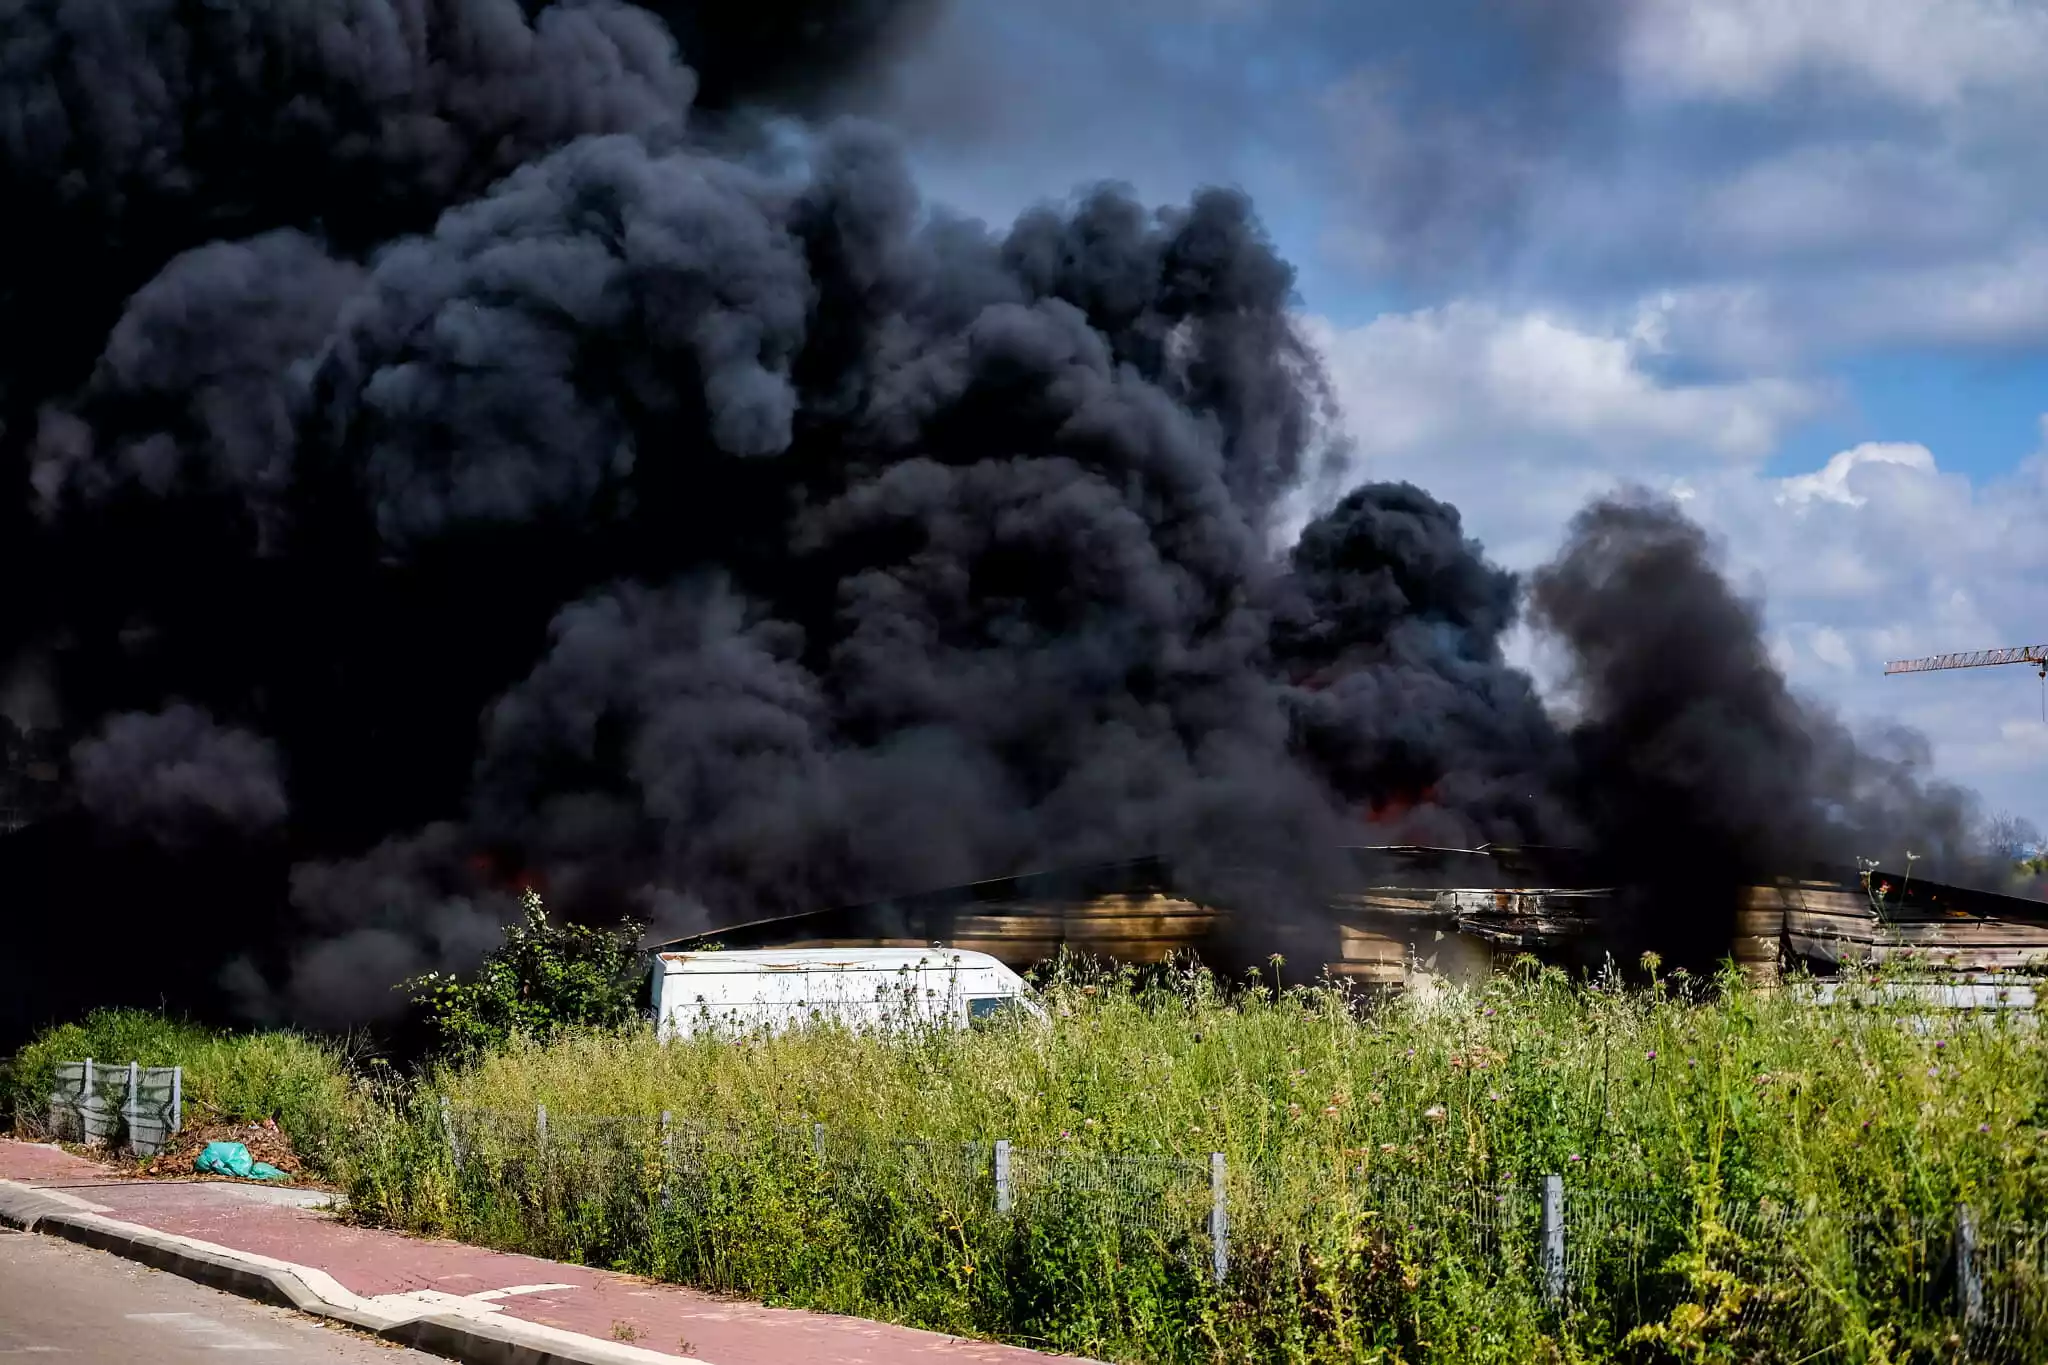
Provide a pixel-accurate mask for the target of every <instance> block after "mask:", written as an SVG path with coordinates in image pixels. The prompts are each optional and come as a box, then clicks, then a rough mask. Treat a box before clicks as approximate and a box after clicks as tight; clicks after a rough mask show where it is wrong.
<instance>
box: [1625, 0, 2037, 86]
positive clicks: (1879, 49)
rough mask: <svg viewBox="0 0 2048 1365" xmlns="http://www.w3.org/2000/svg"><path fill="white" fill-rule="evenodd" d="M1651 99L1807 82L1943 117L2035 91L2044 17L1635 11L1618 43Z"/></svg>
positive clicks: (2013, 4)
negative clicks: (1992, 97)
mask: <svg viewBox="0 0 2048 1365" xmlns="http://www.w3.org/2000/svg"><path fill="white" fill-rule="evenodd" d="M1626 58H1627V65H1628V72H1629V75H1630V77H1631V79H1632V81H1633V83H1634V84H1635V86H1636V87H1637V88H1638V89H1639V91H1641V92H1642V93H1643V94H1645V95H1648V96H1651V97H1660V96H1661V97H1678V98H1713V99H1731V100H1759V99H1764V98H1767V97H1769V96H1771V95H1774V94H1776V93H1778V92H1779V91H1780V90H1781V89H1783V88H1784V87H1785V86H1787V85H1790V84H1792V83H1793V82H1795V81H1797V80H1799V79H1801V78H1803V77H1812V76H1822V77H1827V76H1833V77H1842V76H1847V77H1850V78H1853V79H1855V80H1858V81H1860V82H1862V83H1864V84H1866V85H1867V86H1868V87H1869V88H1870V89H1872V90H1874V91H1876V92H1878V93H1881V94H1884V95H1887V96H1889V97H1891V98H1893V99H1897V100H1901V101H1906V102H1910V103H1913V104H1919V105H1948V104H1953V103H1954V102H1955V101H1958V100H1960V99H1963V98H1964V97H1966V96H1968V95H1970V94H1973V93H1977V92H1980V91H1983V90H1985V89H1995V88H2000V87H2011V86H2016V85H2022V84H2027V83H2032V82H2035V81H2037V80H2038V79H2039V75H2040V71H2041V69H2042V65H2043V60H2044V58H2048V10H2044V9H2043V8H2042V7H2041V6H2039V5H2036V4H2031V3H2025V2H2024V0H1646V2H1645V3H1644V4H1643V5H1642V8H1641V9H1640V11H1639V12H1638V15H1637V19H1636V23H1635V25H1634V27H1633V29H1632V31H1631V34H1630V38H1629V41H1628V43H1627V52H1626Z"/></svg>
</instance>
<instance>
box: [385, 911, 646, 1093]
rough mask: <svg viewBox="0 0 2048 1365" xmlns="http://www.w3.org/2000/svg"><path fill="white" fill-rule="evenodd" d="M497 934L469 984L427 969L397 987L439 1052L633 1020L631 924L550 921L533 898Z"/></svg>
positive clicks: (635, 964) (635, 969)
mask: <svg viewBox="0 0 2048 1365" xmlns="http://www.w3.org/2000/svg"><path fill="white" fill-rule="evenodd" d="M523 908H524V910H525V918H524V920H523V921H522V922H521V923H518V924H514V925H512V926H511V927H510V928H508V929H507V930H506V931H505V942H504V943H503V944H502V945H500V946H499V947H497V948H495V949H493V950H492V952H491V954H490V955H489V956H488V957H486V958H485V959H484V962H483V965H482V966H481V967H479V968H478V969H477V973H476V976H475V979H473V980H470V981H463V980H460V979H459V978H457V977H455V976H453V975H450V974H448V973H445V972H429V973H427V974H426V975H424V976H419V977H414V978H413V979H412V980H410V981H407V982H406V983H405V985H404V987H403V989H406V990H409V991H410V992H411V993H412V997H413V1000H414V1002H415V1003H416V1004H418V1005H419V1006H420V1007H421V1008H422V1009H423V1010H424V1011H425V1013H426V1016H427V1019H428V1022H429V1023H430V1024H431V1025H432V1027H433V1029H434V1032H435V1033H436V1034H437V1035H438V1038H439V1041H440V1044H441V1047H442V1049H443V1050H444V1052H446V1053H448V1054H450V1055H453V1056H474V1055H476V1054H478V1053H480V1052H482V1051H484V1050H485V1049H488V1048H492V1047H503V1046H505V1045H507V1044H509V1043H511V1042H513V1041H514V1040H515V1039H537V1040H541V1041H546V1040H549V1039H552V1038H554V1037H556V1036H557V1035H558V1034H560V1033H561V1032H562V1031H563V1030H565V1029H609V1028H617V1027H620V1026H621V1025H624V1024H627V1023H630V1022H632V1020H633V1019H634V1018H635V1017H637V1015H638V1003H639V989H640V982H641V978H642V976H643V974H644V969H643V966H642V963H641V958H640V951H639V943H640V929H639V926H638V925H636V924H633V923H631V922H628V923H624V924H621V925H619V926H618V927H616V928H613V929H593V928H591V927H589V926H587V925H581V924H557V923H555V922H554V921H553V920H551V919H549V918H548V912H547V907H546V906H545V905H543V904H542V903H541V898H540V897H539V895H537V894H536V893H534V892H532V891H528V892H527V893H526V896H525V899H524V903H523Z"/></svg>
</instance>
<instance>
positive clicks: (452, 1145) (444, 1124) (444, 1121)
mask: <svg viewBox="0 0 2048 1365" xmlns="http://www.w3.org/2000/svg"><path fill="white" fill-rule="evenodd" d="M441 1136H442V1137H444V1138H446V1139H448V1159H449V1160H450V1161H452V1162H454V1163H455V1169H456V1170H457V1171H458V1172H460V1171H461V1170H462V1144H461V1143H460V1142H458V1141H456V1138H455V1110H454V1108H453V1107H452V1106H451V1105H450V1104H449V1103H448V1097H447V1096H446V1095H443V1096H442V1097H441Z"/></svg>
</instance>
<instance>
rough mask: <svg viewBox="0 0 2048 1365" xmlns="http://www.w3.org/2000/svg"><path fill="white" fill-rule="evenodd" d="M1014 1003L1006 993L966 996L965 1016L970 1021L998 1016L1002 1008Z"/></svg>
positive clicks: (1000, 1014) (980, 1020)
mask: <svg viewBox="0 0 2048 1365" xmlns="http://www.w3.org/2000/svg"><path fill="white" fill-rule="evenodd" d="M1015 1004H1016V1002H1015V1001H1014V1000H1012V999H1011V998H1010V997H1009V996H1007V995H970V996H968V997H967V1018H968V1020H969V1022H972V1023H980V1022H982V1021H983V1020H988V1019H996V1018H1000V1017H1001V1016H1002V1013H1003V1011H1004V1010H1006V1009H1008V1008H1010V1007H1012V1006H1013V1005H1015Z"/></svg>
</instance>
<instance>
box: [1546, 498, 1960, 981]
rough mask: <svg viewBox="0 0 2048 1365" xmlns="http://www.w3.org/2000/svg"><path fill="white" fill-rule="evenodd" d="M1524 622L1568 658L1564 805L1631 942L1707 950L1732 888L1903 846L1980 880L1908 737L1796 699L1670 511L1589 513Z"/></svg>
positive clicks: (1956, 804)
mask: <svg viewBox="0 0 2048 1365" xmlns="http://www.w3.org/2000/svg"><path fill="white" fill-rule="evenodd" d="M1531 603H1532V607H1533V610H1534V615H1535V620H1536V622H1537V624H1538V625H1539V626H1541V627H1542V628H1544V629H1546V630H1548V631H1550V632H1552V633H1554V634H1555V635H1556V636H1557V637H1558V639H1559V640H1560V641H1561V642H1562V643H1563V644H1564V645H1566V646H1567V648H1568V650H1569V654H1570V657H1571V658H1572V660H1573V662H1574V665H1575V668H1574V677H1573V682H1574V684H1575V686H1576V689H1577V693H1578V697H1577V700H1578V702H1579V704H1580V706H1581V707H1582V715H1581V716H1580V718H1579V720H1578V723H1577V724H1576V726H1575V727H1574V729H1573V731H1572V733H1571V735H1570V740H1571V743H1572V747H1573V755H1572V757H1573V763H1572V765H1571V767H1570V768H1569V769H1567V771H1568V772H1569V773H1570V781H1571V784H1572V787H1573V802H1574V804H1575V805H1576V806H1577V807H1578V808H1579V809H1580V810H1582V811H1583V812H1585V816H1586V819H1587V821H1588V823H1589V824H1590V825H1591V827H1592V828H1593V829H1594V830H1595V831H1596V832H1597V836H1598V847H1599V848H1600V850H1601V853H1602V856H1603V858H1604V860H1605V861H1606V863H1607V865H1608V867H1609V868H1610V869H1611V874H1612V875H1613V876H1614V877H1615V878H1616V880H1617V881H1619V882H1620V883H1621V884H1623V885H1624V886H1627V887H1629V888H1631V889H1632V895H1631V897H1630V902H1629V906H1628V909H1629V912H1630V917H1631V921H1632V922H1631V923H1630V924H1629V925H1628V926H1627V931H1628V933H1629V934H1630V935H1631V936H1632V937H1633V938H1634V939H1636V940H1637V941H1638V946H1642V945H1650V944H1656V945H1661V946H1664V947H1666V948H1667V949H1670V948H1673V947H1675V948H1676V949H1677V950H1678V951H1679V952H1681V953H1684V954H1687V955H1689V956H1692V957H1695V958H1697V957H1700V956H1707V955H1710V954H1711V953H1712V951H1713V950H1714V947H1715V945H1716V944H1718V943H1725V942H1726V941H1727V932H1728V929H1729V928H1730V925H1731V922H1732V915H1733V909H1734V904H1733V899H1732V893H1733V892H1734V890H1735V889H1736V888H1738V887H1742V886H1749V885H1755V884H1758V883H1765V882H1768V881H1770V880H1771V879H1772V878H1773V877H1775V876H1779V875H1785V874H1793V875H1798V874H1801V873H1803V872H1806V871H1808V870H1809V869H1810V868H1812V867H1813V865H1814V864H1816V863H1822V862H1824V863H1826V864H1827V865H1829V866H1831V867H1832V868H1834V869H1836V870H1840V869H1842V868H1844V867H1847V866H1853V864H1854V860H1855V859H1857V858H1859V857H1879V856H1882V857H1883V858H1885V859H1886V860H1887V861H1888V862H1891V861H1895V860H1897V859H1898V858H1899V857H1900V855H1901V854H1902V853H1903V852H1905V851H1906V850H1908V849H1911V850H1913V851H1915V852H1917V853H1919V854H1920V855H1921V856H1922V857H1923V858H1925V859H1926V860H1927V861H1926V862H1924V863H1922V864H1921V865H1920V867H1919V869H1918V870H1919V871H1921V872H1923V873H1925V874H1926V875H1928V876H1930V877H1934V878H1937V879H1940V878H1944V877H1945V878H1948V879H1954V880H1963V881H1974V882H1985V881H1990V882H1993V883H1995V882H1996V881H1997V880H1999V878H2000V876H2001V870H2000V869H1999V868H1998V867H1997V866H1996V864H1995V860H1988V859H1986V858H1984V857H1983V856H1982V855H1983V853H1984V850H1983V849H1982V848H1981V847H1980V844H1979V842H1978V839H1977V815H1978V813H1977V811H1976V808H1975V803H1974V800H1973V798H1972V797H1971V796H1970V795H1969V794H1968V793H1966V792H1963V791H1961V790H1959V789H1957V788H1954V787H1952V786H1949V785H1946V784H1943V783H1940V782H1938V781H1934V780H1931V776H1930V774H1929V771H1928V769H1929V764H1928V756H1927V751H1926V743H1925V741H1924V740H1922V739H1920V738H1919V737H1917V736H1914V735H1911V734H1909V733H1897V732H1895V733H1891V734H1886V735H1880V736H1878V737H1876V741H1877V742H1876V743H1874V744H1873V745H1871V746H1869V747H1862V746H1859V745H1858V744H1857V743H1856V741H1855V739H1854V738H1853V737H1852V736H1851V735H1850V734H1849V733H1848V731H1847V730H1845V729H1844V727H1843V726H1842V724H1841V722H1840V721H1838V720H1837V719H1836V718H1835V717H1834V716H1832V715H1830V714H1829V713H1827V712H1826V711H1824V710H1822V709H1821V708H1819V707H1817V706H1815V705H1813V704H1811V703H1809V702H1806V701H1803V700H1802V699H1800V698H1798V697H1796V696H1795V695H1793V693H1792V692H1791V690H1790V689H1789V688H1788V687H1787V686H1786V684H1785V680H1784V678H1783V676H1782V675H1781V674H1780V673H1779V672H1778V670H1777V668H1776V667H1775V666H1774V665H1773V663H1772V661H1771V658H1770V655H1769V652H1768V650H1767V648H1766V645H1765V641H1764V636H1763V625H1762V619H1761V617H1762V614H1761V611H1760V609H1759V607H1758V605H1757V604H1755V603H1753V602H1749V601H1745V600H1743V599H1742V598H1740V597H1739V596H1738V595H1737V594H1736V593H1735V592H1734V591H1733V589H1732V588H1731V587H1730V586H1729V584H1728V582H1727V580H1726V579H1725V578H1724V577H1723V576H1722V574H1721V573H1720V571H1719V568H1718V566H1717V565H1716V564H1715V562H1714V558H1713V551H1712V546H1711V545H1710V543H1709V542H1708V540H1707V537H1706V535H1705V534H1704V533H1703V532H1702V531H1701V530H1700V528H1699V527H1697V526H1695V525H1693V524H1692V523H1691V522H1689V521H1687V520H1686V518H1685V517H1684V515H1683V514H1682V513H1681V512H1680V511H1679V510H1678V508H1677V507H1676V505H1675V504H1672V503H1669V502H1666V501H1661V500H1658V499H1654V498H1650V497H1646V496H1640V495H1628V496H1620V497H1615V498H1611V499H1607V500H1603V501H1600V502H1596V503H1595V504H1593V505H1592V506H1591V507H1588V508H1587V509H1586V510H1585V511H1584V512H1582V513H1581V514H1580V515H1579V516H1578V518H1577V519H1576V520H1575V521H1574V522H1573V523H1572V527H1571V530H1570V533H1569V536H1568V538H1567V541H1566V544H1565V546H1564V548H1563V550H1562V551H1561V552H1560V553H1559V555H1558V557H1557V558H1556V559H1555V560H1554V561H1553V562H1552V563H1550V564H1549V565H1547V566H1545V567H1544V568H1543V569H1542V570H1541V571H1540V572H1539V573H1538V574H1537V575H1536V576H1535V579H1534V582H1533V585H1532V592H1531Z"/></svg>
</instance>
